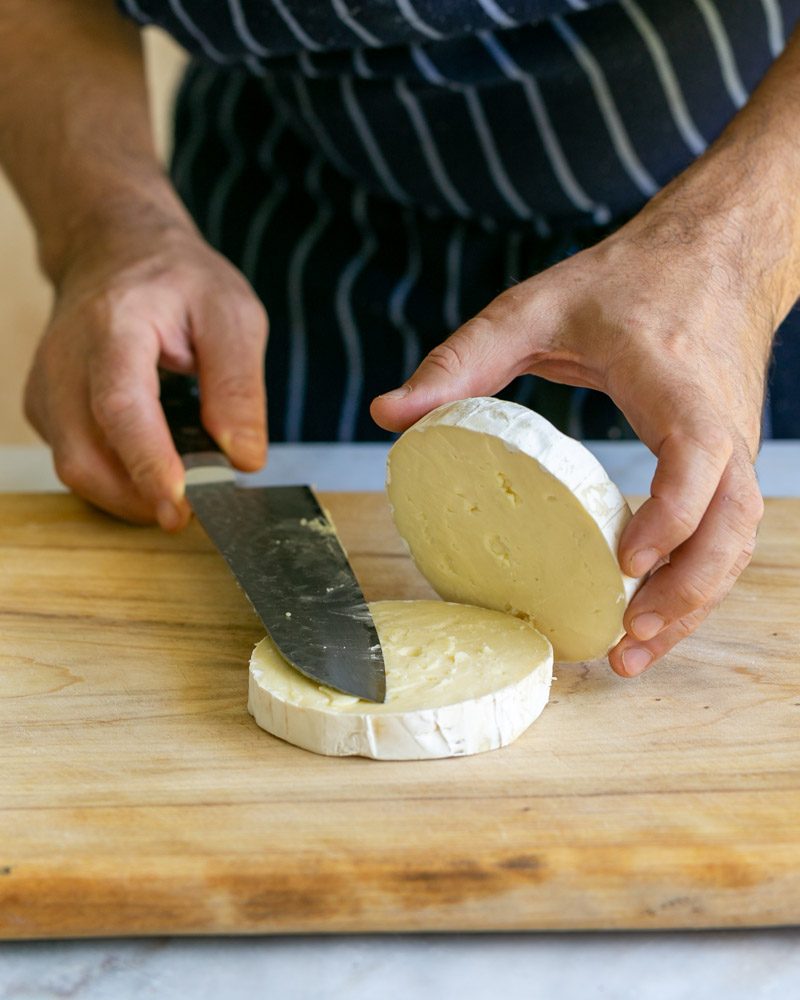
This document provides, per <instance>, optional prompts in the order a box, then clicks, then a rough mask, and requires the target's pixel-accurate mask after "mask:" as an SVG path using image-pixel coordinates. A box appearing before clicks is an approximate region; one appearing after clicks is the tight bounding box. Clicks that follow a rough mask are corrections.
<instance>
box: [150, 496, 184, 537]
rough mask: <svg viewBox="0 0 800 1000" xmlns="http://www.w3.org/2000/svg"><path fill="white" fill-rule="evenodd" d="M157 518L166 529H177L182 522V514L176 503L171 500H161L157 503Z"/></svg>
mask: <svg viewBox="0 0 800 1000" xmlns="http://www.w3.org/2000/svg"><path fill="white" fill-rule="evenodd" d="M156 518H157V520H158V523H159V525H160V526H161V527H162V528H163V529H164V531H177V530H178V528H179V527H180V523H181V515H180V512H179V511H178V508H177V507H176V506H175V504H174V503H171V502H170V501H169V500H159V501H158V503H157V504H156Z"/></svg>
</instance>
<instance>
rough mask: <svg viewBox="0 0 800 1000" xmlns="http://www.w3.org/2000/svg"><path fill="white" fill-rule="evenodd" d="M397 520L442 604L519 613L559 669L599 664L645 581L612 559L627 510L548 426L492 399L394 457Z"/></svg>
mask: <svg viewBox="0 0 800 1000" xmlns="http://www.w3.org/2000/svg"><path fill="white" fill-rule="evenodd" d="M386 486H387V491H388V494H389V501H390V504H391V506H392V512H393V515H394V519H395V523H396V525H397V528H398V530H399V532H400V534H401V536H402V537H403V538H404V540H405V541H406V544H407V545H408V548H409V550H410V552H411V555H412V557H413V558H414V561H415V563H416V564H417V566H418V568H419V569H420V571H421V572H422V573H423V574H424V575H425V576H426V577H427V578H428V580H429V581H430V583H431V584H432V586H433V587H434V589H435V590H436V591H437V592H438V593H439V594H441V596H442V597H443V598H444V599H445V600H448V601H463V602H467V603H471V604H479V605H483V606H485V607H490V608H496V609H498V610H502V611H506V612H510V613H512V614H519V615H522V616H524V617H526V618H527V619H528V620H530V621H531V622H532V623H533V624H534V625H535V626H536V628H537V629H539V630H540V631H541V632H542V633H543V634H544V635H546V636H547V637H548V638H549V639H550V641H551V642H552V644H553V647H554V650H555V656H556V659H557V660H568V661H575V660H591V659H595V658H596V657H599V656H603V655H605V653H607V652H608V650H609V649H610V648H611V647H612V646H613V645H615V644H616V642H617V641H618V640H619V639H620V638H621V636H622V635H623V631H624V630H623V627H622V617H623V614H624V611H625V608H626V607H627V605H628V603H629V601H630V599H631V597H632V596H633V594H634V593H635V591H636V589H637V587H638V585H639V583H640V581H639V580H636V579H633V578H631V577H629V576H626V575H625V574H624V573H623V572H622V571H621V569H620V567H619V563H618V560H617V548H618V545H619V541H620V538H621V536H622V532H623V531H624V529H625V526H626V525H627V523H628V521H629V520H630V518H631V511H630V508H629V507H628V504H627V502H626V500H625V498H624V497H623V495H622V493H621V492H620V490H619V489H618V488H617V486H616V485H615V484H614V483H613V482H612V481H611V479H609V477H608V474H607V473H606V471H605V470H604V469H603V467H602V465H601V464H600V463H599V462H598V461H597V459H596V458H595V457H594V456H593V455H592V454H591V452H589V451H588V450H587V449H586V448H584V447H583V445H581V444H580V443H579V442H578V441H575V440H574V439H572V438H570V437H568V436H567V435H565V434H562V433H561V432H560V431H558V430H557V429H556V428H555V427H553V425H552V424H550V423H549V421H547V420H545V419H544V417H542V416H540V415H539V414H537V413H534V412H533V411H532V410H529V409H527V408H526V407H524V406H520V405H519V404H517V403H511V402H506V401H502V400H498V399H494V398H491V397H480V398H476V399H465V400H459V401H457V402H454V403H447V404H445V405H444V406H441V407H439V408H438V409H436V410H434V411H432V412H431V413H429V414H428V415H427V416H425V417H423V418H422V420H420V421H419V422H418V423H416V424H415V425H414V426H413V427H411V428H409V430H407V431H406V432H405V433H404V434H403V435H402V436H401V438H400V439H399V440H398V441H397V442H396V443H395V445H394V446H393V448H392V449H391V451H390V453H389V461H388V465H387V483H386Z"/></svg>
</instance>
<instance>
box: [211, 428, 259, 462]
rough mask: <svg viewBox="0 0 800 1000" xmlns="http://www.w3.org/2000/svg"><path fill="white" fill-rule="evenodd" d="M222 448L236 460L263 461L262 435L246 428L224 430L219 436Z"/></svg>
mask: <svg viewBox="0 0 800 1000" xmlns="http://www.w3.org/2000/svg"><path fill="white" fill-rule="evenodd" d="M219 443H220V445H221V446H222V450H223V451H225V452H226V453H227V454H228V455H230V456H231V457H232V458H235V459H236V460H237V461H240V462H246V463H247V464H249V465H257V464H258V465H260V464H261V462H263V461H264V435H263V434H261V433H260V432H259V431H250V430H247V429H244V430H240V431H235V432H233V433H231V432H230V431H225V432H224V433H222V434H220V436H219Z"/></svg>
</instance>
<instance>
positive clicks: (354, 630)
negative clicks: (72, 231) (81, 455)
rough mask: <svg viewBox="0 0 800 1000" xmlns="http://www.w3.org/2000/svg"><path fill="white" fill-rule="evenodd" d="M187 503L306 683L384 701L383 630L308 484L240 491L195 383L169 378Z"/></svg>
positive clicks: (169, 411)
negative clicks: (205, 420) (204, 418)
mask: <svg viewBox="0 0 800 1000" xmlns="http://www.w3.org/2000/svg"><path fill="white" fill-rule="evenodd" d="M161 403H162V406H163V408H164V412H165V414H166V417H167V423H168V425H169V428H170V431H171V432H172V437H173V440H174V441H175V446H176V448H177V450H178V454H179V455H180V456H181V459H182V460H183V464H184V468H185V470H186V498H187V500H188V501H189V504H190V506H191V508H192V510H193V511H194V513H195V515H196V517H197V519H198V520H199V522H200V524H201V525H202V526H203V528H204V529H205V531H206V533H207V534H208V536H209V538H210V539H211V541H212V542H213V543H214V545H215V546H216V548H217V549H218V550H219V552H220V553H221V554H222V556H223V557H224V558H225V561H226V562H227V564H228V566H229V568H230V569H231V571H232V572H233V575H234V577H235V579H236V582H237V583H238V584H239V586H240V587H241V588H242V590H244V593H245V595H246V596H247V598H248V600H249V601H250V603H251V604H252V606H253V608H254V610H255V612H256V614H257V615H258V617H259V618H260V619H261V622H262V624H263V625H264V627H265V628H266V630H267V632H268V633H269V635H270V638H271V639H272V641H273V642H274V643H275V645H276V646H277V647H278V649H279V650H280V652H281V655H282V656H283V657H284V659H285V660H286V661H287V662H288V663H289V664H290V665H291V666H292V667H294V668H295V669H296V670H299V671H300V672H301V673H302V674H305V676H306V677H308V678H310V679H311V680H313V681H316V682H317V683H320V684H324V685H326V686H327V687H331V688H335V689H336V690H337V691H343V692H345V693H346V694H351V695H355V696H357V697H359V698H364V699H367V700H369V701H376V702H382V701H384V700H385V698H386V671H385V665H384V661H383V652H382V650H381V645H380V640H379V639H378V633H377V631H376V629H375V624H374V622H373V620H372V615H371V614H370V611H369V608H368V607H367V603H366V601H365V600H364V595H363V593H362V591H361V588H360V586H359V585H358V582H357V580H356V578H355V576H354V574H353V570H352V568H351V566H350V563H349V562H348V559H347V555H346V553H345V551H344V549H343V548H342V545H341V542H340V541H339V538H338V536H337V534H336V531H335V529H334V527H333V525H332V524H331V523H330V521H329V519H328V517H327V516H326V514H325V512H324V511H323V510H322V508H321V507H320V505H319V503H318V501H317V499H316V497H315V496H314V494H313V492H312V491H311V489H310V488H309V487H308V486H266V487H247V488H245V487H239V486H237V485H236V480H235V473H234V470H233V468H232V467H231V465H230V463H229V462H228V460H227V458H226V457H225V455H224V454H223V453H222V451H221V450H220V449H219V448H218V446H217V445H216V443H215V442H214V441H213V439H212V438H211V437H210V436H209V435H208V434H207V433H206V432H205V430H203V427H202V423H201V420H200V401H199V394H198V392H197V386H196V383H195V382H194V381H193V380H191V379H188V378H186V377H184V376H174V375H166V376H162V379H161Z"/></svg>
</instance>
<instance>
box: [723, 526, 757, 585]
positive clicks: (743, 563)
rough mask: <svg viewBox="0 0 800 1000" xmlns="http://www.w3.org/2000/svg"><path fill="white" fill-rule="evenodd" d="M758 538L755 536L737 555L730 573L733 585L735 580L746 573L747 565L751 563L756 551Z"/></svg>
mask: <svg viewBox="0 0 800 1000" xmlns="http://www.w3.org/2000/svg"><path fill="white" fill-rule="evenodd" d="M755 547H756V540H755V536H754V537H753V538H752V539H751V540H750V541H749V542H747V544H746V545H745V546H744V548H743V549H742V551H741V552H740V553H739V555H738V556H737V557H736V560H735V562H734V564H733V566H731V569H730V572H729V574H728V576H729V578H730V583H731V585H732V584H733V582H734V581H735V580H736V579H737V578H738V577H740V576H741V575H742V573H744V571H745V570H746V569H747V567H748V566H749V565H750V561H751V560H752V558H753V553H754V552H755Z"/></svg>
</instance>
